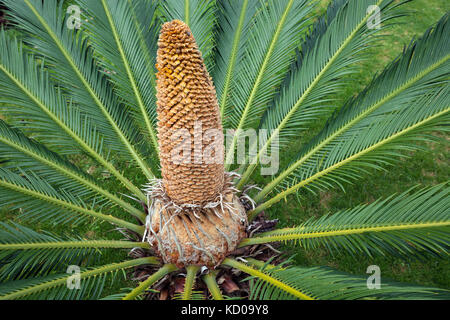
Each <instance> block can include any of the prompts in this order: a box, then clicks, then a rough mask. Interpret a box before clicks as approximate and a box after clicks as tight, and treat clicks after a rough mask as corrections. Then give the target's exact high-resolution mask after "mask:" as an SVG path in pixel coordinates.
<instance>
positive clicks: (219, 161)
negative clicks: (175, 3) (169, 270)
mask: <svg viewBox="0 0 450 320" xmlns="http://www.w3.org/2000/svg"><path fill="white" fill-rule="evenodd" d="M158 46H159V49H158V55H157V69H158V73H157V99H158V102H157V112H158V139H159V145H160V156H161V172H162V180H161V181H157V182H156V183H154V184H153V186H151V187H150V188H149V190H148V191H149V197H150V198H151V202H152V203H151V205H150V206H149V208H150V209H149V218H148V221H147V231H148V237H147V240H148V241H149V242H150V243H151V244H153V245H155V246H156V247H157V248H158V252H159V254H160V256H161V258H162V259H163V260H164V262H166V263H175V264H177V265H178V266H179V267H182V266H185V265H190V264H195V265H206V266H209V267H214V266H216V265H218V264H219V263H220V262H221V261H222V260H223V259H224V258H225V257H226V255H227V254H228V253H229V252H231V251H233V250H235V248H236V246H237V244H238V243H239V242H240V240H241V239H242V238H243V237H244V236H245V228H246V225H247V215H246V212H245V209H244V208H243V206H242V204H241V203H240V201H239V199H238V198H237V197H236V195H235V193H234V191H233V190H234V189H233V188H232V186H233V185H232V181H231V180H232V175H231V174H229V173H225V170H224V146H223V143H224V137H223V130H222V123H221V119H220V113H219V107H218V103H217V98H216V92H215V89H214V85H213V82H212V79H211V77H210V76H209V74H208V71H207V70H206V67H205V65H204V63H203V59H202V56H201V53H200V51H199V50H198V47H197V44H196V42H195V39H194V37H193V35H192V33H191V31H190V29H189V27H188V26H187V25H186V24H185V23H183V22H182V21H179V20H174V21H171V22H168V23H166V24H164V25H163V27H162V29H161V34H160V38H159V43H158Z"/></svg>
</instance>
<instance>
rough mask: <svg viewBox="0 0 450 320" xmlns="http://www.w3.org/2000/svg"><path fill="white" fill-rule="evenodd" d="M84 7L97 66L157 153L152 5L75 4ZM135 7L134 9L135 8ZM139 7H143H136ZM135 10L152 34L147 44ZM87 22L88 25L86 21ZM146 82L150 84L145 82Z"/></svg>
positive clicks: (101, 2)
mask: <svg viewBox="0 0 450 320" xmlns="http://www.w3.org/2000/svg"><path fill="white" fill-rule="evenodd" d="M78 4H79V6H80V7H82V8H86V10H85V11H86V12H87V13H86V14H85V18H86V19H87V20H88V22H87V23H86V24H85V25H84V27H87V28H88V30H89V34H90V39H91V40H92V41H93V46H94V49H95V51H96V53H97V54H98V55H99V56H100V57H101V63H102V64H103V66H104V68H105V70H108V71H107V73H108V75H109V77H110V78H111V80H112V81H113V83H114V88H115V90H116V93H117V95H118V96H120V98H121V99H122V100H123V101H124V103H125V104H126V105H127V106H129V107H130V108H131V110H130V111H131V112H132V114H133V116H134V118H135V120H136V122H137V123H138V124H139V126H140V128H141V130H142V132H144V133H145V136H146V138H147V140H149V141H151V143H152V152H153V153H154V154H155V155H156V160H158V159H157V154H158V142H157V137H156V107H155V106H156V91H155V76H154V74H155V70H154V65H155V55H156V42H157V39H156V37H155V35H156V34H157V33H156V32H155V31H156V29H157V27H159V24H158V23H157V22H158V20H156V19H155V14H156V7H157V6H156V3H152V2H150V1H139V2H137V3H136V4H132V3H131V2H130V1H99V2H95V3H93V2H92V1H78ZM136 6H138V7H137V8H135V7H136ZM140 6H143V7H140ZM136 10H141V11H142V12H145V13H146V17H145V18H146V19H148V24H150V25H148V26H146V28H148V29H149V30H146V32H150V33H151V34H152V35H154V39H152V40H153V43H149V41H148V39H146V38H145V37H144V35H143V26H142V25H141V21H139V20H138V17H137V15H136ZM89 21H91V22H89ZM149 45H150V47H149ZM149 79H150V80H151V81H149Z"/></svg>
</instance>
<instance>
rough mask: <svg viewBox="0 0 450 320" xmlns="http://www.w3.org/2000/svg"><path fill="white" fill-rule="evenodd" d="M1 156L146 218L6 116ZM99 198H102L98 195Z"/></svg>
mask: <svg viewBox="0 0 450 320" xmlns="http://www.w3.org/2000/svg"><path fill="white" fill-rule="evenodd" d="M0 159H2V160H5V161H6V164H8V165H10V166H13V167H20V168H22V169H32V170H33V172H36V173H39V176H40V177H41V178H42V179H45V180H46V181H47V182H48V183H50V184H51V185H53V186H54V187H55V188H57V189H59V188H63V189H64V190H66V191H68V192H69V193H72V194H77V195H78V196H79V197H83V198H85V197H87V196H94V195H96V196H97V197H98V196H99V195H100V196H102V197H103V198H104V199H108V200H111V201H112V202H113V203H115V204H117V205H119V206H121V207H122V208H124V209H125V210H127V211H128V212H130V213H131V214H133V215H134V216H136V217H137V218H139V219H141V221H144V220H145V214H144V213H143V212H141V211H140V210H138V209H136V208H135V207H133V206H132V205H130V204H129V203H127V202H125V201H123V200H122V199H120V198H119V197H117V196H115V195H113V194H111V193H110V192H109V191H107V190H105V189H103V188H102V187H100V186H98V185H97V183H96V182H95V180H94V179H93V178H92V177H90V176H89V175H87V174H85V173H84V172H83V171H82V170H80V169H79V168H77V167H76V166H75V165H73V164H72V163H71V162H69V161H68V160H67V159H65V158H63V157H61V156H59V155H58V154H57V153H55V152H52V151H50V150H48V149H47V148H46V147H45V146H43V145H42V144H39V143H37V142H35V141H32V140H31V139H28V138H27V137H26V136H25V135H24V134H22V133H21V132H20V131H19V130H14V129H13V128H10V127H9V126H8V125H7V124H6V123H5V122H4V121H3V120H0ZM96 201H97V202H99V199H96ZM102 201H104V200H102ZM102 201H100V202H102Z"/></svg>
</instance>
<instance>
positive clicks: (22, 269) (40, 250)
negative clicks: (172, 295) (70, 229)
mask: <svg viewBox="0 0 450 320" xmlns="http://www.w3.org/2000/svg"><path fill="white" fill-rule="evenodd" d="M136 247H138V248H146V249H149V245H148V243H145V242H137V243H135V242H130V241H114V240H84V239H78V238H72V237H64V238H63V237H60V236H57V235H55V234H51V233H49V232H45V231H44V232H40V233H38V232H36V231H33V230H32V229H29V228H27V227H24V226H21V225H18V224H16V223H12V222H11V223H3V222H0V261H1V263H0V282H4V281H6V280H13V279H14V280H17V279H22V278H27V277H32V276H33V277H35V276H45V275H47V274H49V273H50V272H58V271H59V272H61V271H65V270H61V268H62V266H68V265H81V264H82V263H83V265H90V264H91V263H95V261H96V260H98V257H99V256H98V253H99V252H100V251H99V250H100V249H108V248H123V249H133V248H136ZM64 269H65V267H64Z"/></svg>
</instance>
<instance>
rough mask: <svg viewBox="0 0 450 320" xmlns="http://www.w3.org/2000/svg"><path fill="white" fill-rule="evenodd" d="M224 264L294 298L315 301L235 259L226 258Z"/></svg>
mask: <svg viewBox="0 0 450 320" xmlns="http://www.w3.org/2000/svg"><path fill="white" fill-rule="evenodd" d="M222 264H224V265H227V266H230V267H233V268H236V269H238V270H241V271H243V272H245V273H247V274H249V275H251V276H254V277H257V278H259V279H261V280H263V281H266V282H268V283H270V284H272V285H274V286H276V287H278V288H280V289H281V290H283V291H285V292H287V293H289V294H291V295H293V296H295V297H297V298H300V299H302V300H314V298H313V297H311V296H309V295H307V294H305V293H303V292H301V291H299V290H297V289H295V288H293V287H291V286H289V285H287V284H285V283H283V282H282V281H280V280H278V279H275V278H273V277H271V276H270V275H268V274H266V273H264V272H261V271H259V270H256V269H253V268H252V267H250V266H248V265H246V264H244V263H241V262H239V261H236V260H233V259H230V258H225V260H224V261H223V263H222Z"/></svg>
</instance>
